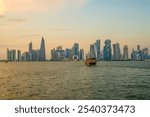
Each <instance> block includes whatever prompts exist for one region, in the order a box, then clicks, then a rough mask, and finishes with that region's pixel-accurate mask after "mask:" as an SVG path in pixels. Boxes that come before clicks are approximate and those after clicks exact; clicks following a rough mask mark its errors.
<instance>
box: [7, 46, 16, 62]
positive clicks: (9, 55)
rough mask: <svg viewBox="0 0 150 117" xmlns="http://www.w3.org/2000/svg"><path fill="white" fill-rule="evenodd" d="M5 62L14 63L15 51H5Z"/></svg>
mask: <svg viewBox="0 0 150 117" xmlns="http://www.w3.org/2000/svg"><path fill="white" fill-rule="evenodd" d="M7 60H8V61H15V60H16V50H9V49H7Z"/></svg>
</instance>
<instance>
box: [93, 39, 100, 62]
mask: <svg viewBox="0 0 150 117" xmlns="http://www.w3.org/2000/svg"><path fill="white" fill-rule="evenodd" d="M100 44H101V41H100V40H99V39H98V40H96V42H95V43H94V50H95V57H96V59H97V61H100V59H101V55H100Z"/></svg>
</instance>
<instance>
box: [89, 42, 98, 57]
mask: <svg viewBox="0 0 150 117" xmlns="http://www.w3.org/2000/svg"><path fill="white" fill-rule="evenodd" d="M89 55H90V58H96V53H95V49H94V44H92V45H90V54H89Z"/></svg>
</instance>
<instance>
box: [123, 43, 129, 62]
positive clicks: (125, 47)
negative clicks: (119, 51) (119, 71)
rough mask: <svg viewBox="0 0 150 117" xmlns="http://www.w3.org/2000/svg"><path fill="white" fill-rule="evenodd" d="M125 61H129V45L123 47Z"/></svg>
mask: <svg viewBox="0 0 150 117" xmlns="http://www.w3.org/2000/svg"><path fill="white" fill-rule="evenodd" d="M123 60H124V61H127V60H128V46H127V45H125V46H124V47H123Z"/></svg>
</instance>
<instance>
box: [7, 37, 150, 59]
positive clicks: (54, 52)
mask: <svg viewBox="0 0 150 117" xmlns="http://www.w3.org/2000/svg"><path fill="white" fill-rule="evenodd" d="M121 48H122V49H121ZM121 50H122V52H121ZM45 51H46V50H45V40H44V37H42V39H41V44H40V47H39V49H36V50H35V49H33V44H32V42H30V43H29V46H28V51H25V52H23V53H22V52H21V50H19V49H18V50H15V49H9V48H7V55H6V58H7V59H6V60H8V61H46V60H51V61H64V60H65V61H66V60H67V61H70V60H71V61H72V60H81V61H83V60H85V59H88V58H96V60H97V61H101V60H103V61H122V60H124V61H128V60H133V61H144V60H147V59H150V54H149V51H148V48H147V47H145V48H141V46H140V45H137V48H136V49H135V48H132V52H131V53H130V52H129V50H128V45H124V46H123V47H120V43H115V44H113V43H112V41H111V40H110V39H106V40H105V42H104V46H101V40H100V39H98V40H96V42H95V43H94V44H90V46H89V51H88V53H85V52H84V49H83V48H81V47H80V44H79V43H76V42H75V43H74V44H73V46H72V48H63V47H62V46H61V45H59V46H57V47H56V48H53V49H51V50H50V53H49V54H48V55H49V56H50V59H49V58H47V57H46V53H45Z"/></svg>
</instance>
